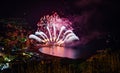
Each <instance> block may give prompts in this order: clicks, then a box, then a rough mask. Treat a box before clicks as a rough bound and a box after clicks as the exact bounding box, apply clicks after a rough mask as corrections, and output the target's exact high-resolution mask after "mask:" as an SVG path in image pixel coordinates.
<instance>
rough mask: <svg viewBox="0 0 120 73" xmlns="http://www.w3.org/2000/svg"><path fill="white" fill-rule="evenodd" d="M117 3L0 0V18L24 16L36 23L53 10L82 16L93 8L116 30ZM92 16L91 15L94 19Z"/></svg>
mask: <svg viewBox="0 0 120 73" xmlns="http://www.w3.org/2000/svg"><path fill="white" fill-rule="evenodd" d="M118 5H119V4H118V2H117V0H36V1H35V0H0V18H13V17H17V18H25V19H27V20H28V22H29V23H30V24H36V23H37V21H38V20H39V19H40V17H41V16H43V15H46V14H50V13H52V12H53V11H57V12H58V14H60V15H66V16H70V15H71V16H72V15H78V16H82V15H83V14H84V13H85V12H87V13H88V14H89V11H90V10H91V11H92V10H93V12H94V11H96V12H95V13H96V14H97V15H98V17H96V18H99V13H100V14H101V16H102V18H101V19H102V20H103V21H102V22H103V23H104V24H105V25H104V26H105V27H110V28H108V29H109V30H110V29H111V30H115V31H117V30H118V29H119V28H118V25H117V24H118V22H119V20H118V17H119V16H118V15H119V6H118ZM88 16H89V15H88ZM94 16H96V15H93V16H91V17H93V18H94V19H96V18H95V17H94ZM101 19H98V20H101ZM96 22H97V20H96ZM98 23H99V22H98Z"/></svg>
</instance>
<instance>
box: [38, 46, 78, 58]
mask: <svg viewBox="0 0 120 73" xmlns="http://www.w3.org/2000/svg"><path fill="white" fill-rule="evenodd" d="M39 51H40V52H42V53H45V54H49V55H53V56H59V57H67V58H72V59H76V58H77V54H78V51H77V50H76V49H72V48H65V47H60V46H52V47H42V48H40V49H39Z"/></svg>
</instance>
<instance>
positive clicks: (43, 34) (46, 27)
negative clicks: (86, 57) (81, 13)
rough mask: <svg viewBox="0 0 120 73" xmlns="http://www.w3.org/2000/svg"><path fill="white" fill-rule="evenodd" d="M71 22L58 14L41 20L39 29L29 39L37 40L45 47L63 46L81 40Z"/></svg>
mask: <svg viewBox="0 0 120 73" xmlns="http://www.w3.org/2000/svg"><path fill="white" fill-rule="evenodd" d="M71 24H72V23H71V22H70V21H69V20H68V19H66V18H60V17H59V15H58V14H57V13H54V14H53V15H51V16H49V15H47V16H44V17H42V18H41V19H40V21H39V22H38V24H37V26H38V29H37V31H36V32H35V35H34V34H31V35H30V36H29V38H31V39H35V40H36V41H38V42H40V43H44V44H45V45H50V44H51V45H63V44H64V43H68V42H72V41H74V40H79V38H78V37H77V36H76V35H75V34H74V33H73V31H72V27H71Z"/></svg>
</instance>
